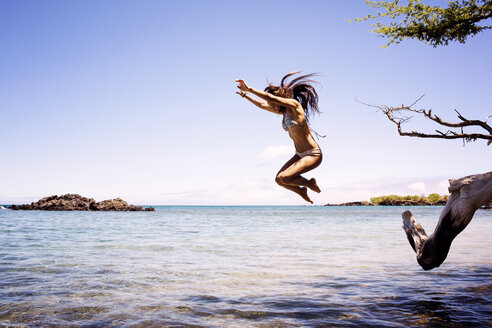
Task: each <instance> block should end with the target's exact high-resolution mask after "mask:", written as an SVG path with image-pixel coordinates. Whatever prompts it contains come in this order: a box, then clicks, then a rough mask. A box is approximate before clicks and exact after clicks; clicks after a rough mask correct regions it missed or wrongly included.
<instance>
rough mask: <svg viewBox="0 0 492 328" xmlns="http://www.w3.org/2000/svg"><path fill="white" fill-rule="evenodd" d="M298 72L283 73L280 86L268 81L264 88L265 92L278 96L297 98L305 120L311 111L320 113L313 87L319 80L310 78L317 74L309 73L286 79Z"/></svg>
mask: <svg viewBox="0 0 492 328" xmlns="http://www.w3.org/2000/svg"><path fill="white" fill-rule="evenodd" d="M299 73H301V72H300V71H299V72H292V73H289V74H287V75H285V76H284V77H283V78H282V80H281V81H280V86H276V85H274V84H272V83H268V86H267V87H266V88H265V92H268V93H271V94H273V95H275V96H278V97H283V98H291V99H295V100H297V101H298V102H299V103H300V104H301V106H302V108H303V109H304V113H305V115H306V120H309V118H310V117H311V116H312V114H313V113H316V114H320V113H321V112H320V110H319V108H318V93H317V92H316V89H315V88H314V87H313V84H319V82H317V81H315V80H312V79H311V78H312V77H315V76H318V74H317V73H311V74H305V75H301V76H297V77H296V78H294V79H292V80H290V81H289V82H288V79H289V78H290V77H291V76H293V75H296V74H299Z"/></svg>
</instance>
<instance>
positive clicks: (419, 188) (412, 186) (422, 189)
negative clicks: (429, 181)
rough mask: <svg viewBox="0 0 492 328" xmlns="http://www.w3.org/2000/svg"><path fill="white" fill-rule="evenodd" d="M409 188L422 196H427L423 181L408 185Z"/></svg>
mask: <svg viewBox="0 0 492 328" xmlns="http://www.w3.org/2000/svg"><path fill="white" fill-rule="evenodd" d="M408 188H409V189H410V190H413V191H415V192H418V193H420V194H425V191H426V185H425V182H422V181H419V182H414V183H411V184H409V185H408Z"/></svg>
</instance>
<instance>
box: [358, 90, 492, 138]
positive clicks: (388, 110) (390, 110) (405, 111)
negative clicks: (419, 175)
mask: <svg viewBox="0 0 492 328" xmlns="http://www.w3.org/2000/svg"><path fill="white" fill-rule="evenodd" d="M423 97H424V95H422V96H421V97H420V98H418V99H417V100H416V101H414V102H413V103H412V104H411V105H410V106H405V105H401V106H400V107H389V106H386V105H371V104H366V103H362V104H364V105H367V106H370V107H375V108H377V109H378V110H380V111H381V112H383V114H385V115H386V117H387V118H388V119H389V120H390V121H391V122H393V123H394V124H395V125H396V127H397V129H398V133H399V134H400V135H401V136H406V137H418V138H438V139H463V141H475V140H477V139H484V140H488V142H487V145H490V144H492V127H491V126H490V125H488V124H487V120H485V121H480V120H469V119H467V118H465V117H464V116H463V115H461V114H460V113H459V112H458V111H457V110H455V112H456V113H457V115H458V118H459V119H460V120H461V122H457V123H451V122H446V121H444V120H443V119H442V118H440V117H439V116H437V115H434V114H432V111H431V110H430V109H429V110H425V109H414V108H412V107H413V106H414V105H415V104H416V103H418V102H419V100H421V99H422V98H423ZM412 113H415V114H418V115H423V116H424V117H426V118H428V119H429V120H431V121H434V122H436V123H437V124H439V125H442V126H445V127H449V128H455V129H459V130H458V131H453V130H447V131H445V132H442V131H440V130H435V131H436V133H424V132H418V131H410V132H409V131H404V130H403V128H402V125H403V124H404V123H407V122H409V121H410V120H411V119H412V118H413V115H412ZM489 117H491V116H488V117H487V119H488V118H489ZM472 126H474V127H480V128H482V129H484V130H485V131H486V133H485V134H484V133H465V132H464V128H466V127H472Z"/></svg>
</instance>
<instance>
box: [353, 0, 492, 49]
mask: <svg viewBox="0 0 492 328" xmlns="http://www.w3.org/2000/svg"><path fill="white" fill-rule="evenodd" d="M366 4H368V5H369V6H371V7H373V8H375V9H380V10H379V12H378V13H377V14H376V15H367V16H365V17H363V18H354V20H353V21H356V22H362V21H368V20H373V19H378V18H381V19H383V20H387V19H388V18H391V20H392V21H391V22H390V23H389V24H385V23H383V22H376V23H373V24H371V26H372V27H373V30H372V31H373V32H375V33H377V34H378V36H380V37H384V38H387V39H389V41H388V43H387V44H386V45H384V46H383V48H386V47H387V46H389V45H390V44H392V43H400V42H401V41H402V40H403V39H407V38H416V39H418V40H419V41H423V42H426V43H428V44H430V45H432V46H434V47H437V46H445V45H448V43H449V42H450V41H458V42H460V43H464V42H466V39H467V38H468V37H469V36H471V37H473V36H475V35H476V34H478V33H480V32H482V31H484V30H488V29H491V28H492V25H479V24H478V23H479V22H483V21H486V20H488V19H490V18H491V17H492V0H461V1H460V0H456V1H450V2H448V7H447V8H441V7H438V6H432V5H426V4H424V3H422V2H421V0H409V1H408V4H407V5H406V6H402V5H400V4H399V1H398V0H395V1H393V2H388V1H369V0H366ZM350 22H352V21H350Z"/></svg>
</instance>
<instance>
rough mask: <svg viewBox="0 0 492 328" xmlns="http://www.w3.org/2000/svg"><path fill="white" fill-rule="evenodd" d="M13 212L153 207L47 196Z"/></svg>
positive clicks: (144, 209) (76, 197)
mask: <svg viewBox="0 0 492 328" xmlns="http://www.w3.org/2000/svg"><path fill="white" fill-rule="evenodd" d="M10 208H11V209H13V210H40V211H153V210H154V208H153V207H147V208H142V206H135V205H129V204H128V203H127V202H125V201H124V200H123V199H121V198H116V199H108V200H103V201H102V202H96V201H95V200H94V198H87V197H82V196H80V195H78V194H66V195H62V196H57V195H54V196H48V197H44V198H42V199H40V200H38V201H37V202H33V203H31V204H25V205H12V206H11V207H10Z"/></svg>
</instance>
